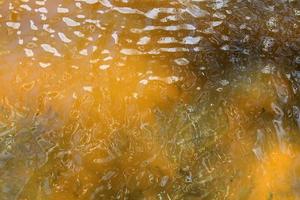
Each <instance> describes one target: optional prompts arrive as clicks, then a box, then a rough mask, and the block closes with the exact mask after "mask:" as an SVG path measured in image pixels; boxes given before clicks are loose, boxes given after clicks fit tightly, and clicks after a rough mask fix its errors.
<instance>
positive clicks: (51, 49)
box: [41, 44, 61, 57]
mask: <svg viewBox="0 0 300 200" xmlns="http://www.w3.org/2000/svg"><path fill="white" fill-rule="evenodd" d="M41 47H42V48H43V49H44V51H46V52H49V53H52V54H53V55H54V56H58V57H61V54H60V53H59V52H58V51H57V49H55V48H54V47H52V46H51V45H49V44H41Z"/></svg>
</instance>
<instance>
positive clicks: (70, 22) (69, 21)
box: [62, 17, 80, 27]
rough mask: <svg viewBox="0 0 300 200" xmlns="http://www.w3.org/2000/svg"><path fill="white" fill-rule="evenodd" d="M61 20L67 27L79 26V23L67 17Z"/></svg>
mask: <svg viewBox="0 0 300 200" xmlns="http://www.w3.org/2000/svg"><path fill="white" fill-rule="evenodd" d="M62 19H63V21H64V22H65V23H66V24H67V25H68V26H72V27H73V26H79V25H80V23H79V22H77V21H75V20H73V19H71V18H69V17H63V18H62Z"/></svg>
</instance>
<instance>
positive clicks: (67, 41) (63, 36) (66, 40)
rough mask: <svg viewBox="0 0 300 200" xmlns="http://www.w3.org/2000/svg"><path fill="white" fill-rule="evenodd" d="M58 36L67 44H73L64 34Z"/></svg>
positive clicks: (60, 33) (59, 33)
mask: <svg viewBox="0 0 300 200" xmlns="http://www.w3.org/2000/svg"><path fill="white" fill-rule="evenodd" d="M58 36H59V38H60V39H61V40H62V41H63V42H65V43H70V42H71V40H70V39H69V38H67V36H66V35H65V34H64V33H62V32H58Z"/></svg>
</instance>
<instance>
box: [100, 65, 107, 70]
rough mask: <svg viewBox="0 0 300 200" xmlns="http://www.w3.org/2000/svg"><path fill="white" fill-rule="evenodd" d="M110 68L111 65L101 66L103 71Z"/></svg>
mask: <svg viewBox="0 0 300 200" xmlns="http://www.w3.org/2000/svg"><path fill="white" fill-rule="evenodd" d="M108 68H110V66H109V65H100V66H99V69H101V70H107V69H108Z"/></svg>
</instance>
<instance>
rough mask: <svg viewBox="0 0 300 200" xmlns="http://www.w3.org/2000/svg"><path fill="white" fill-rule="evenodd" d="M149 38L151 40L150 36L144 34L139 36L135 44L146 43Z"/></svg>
mask: <svg viewBox="0 0 300 200" xmlns="http://www.w3.org/2000/svg"><path fill="white" fill-rule="evenodd" d="M150 40H151V38H150V37H147V36H144V37H141V38H140V39H139V41H138V42H137V43H136V44H137V45H146V44H148V43H149V42H150Z"/></svg>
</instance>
